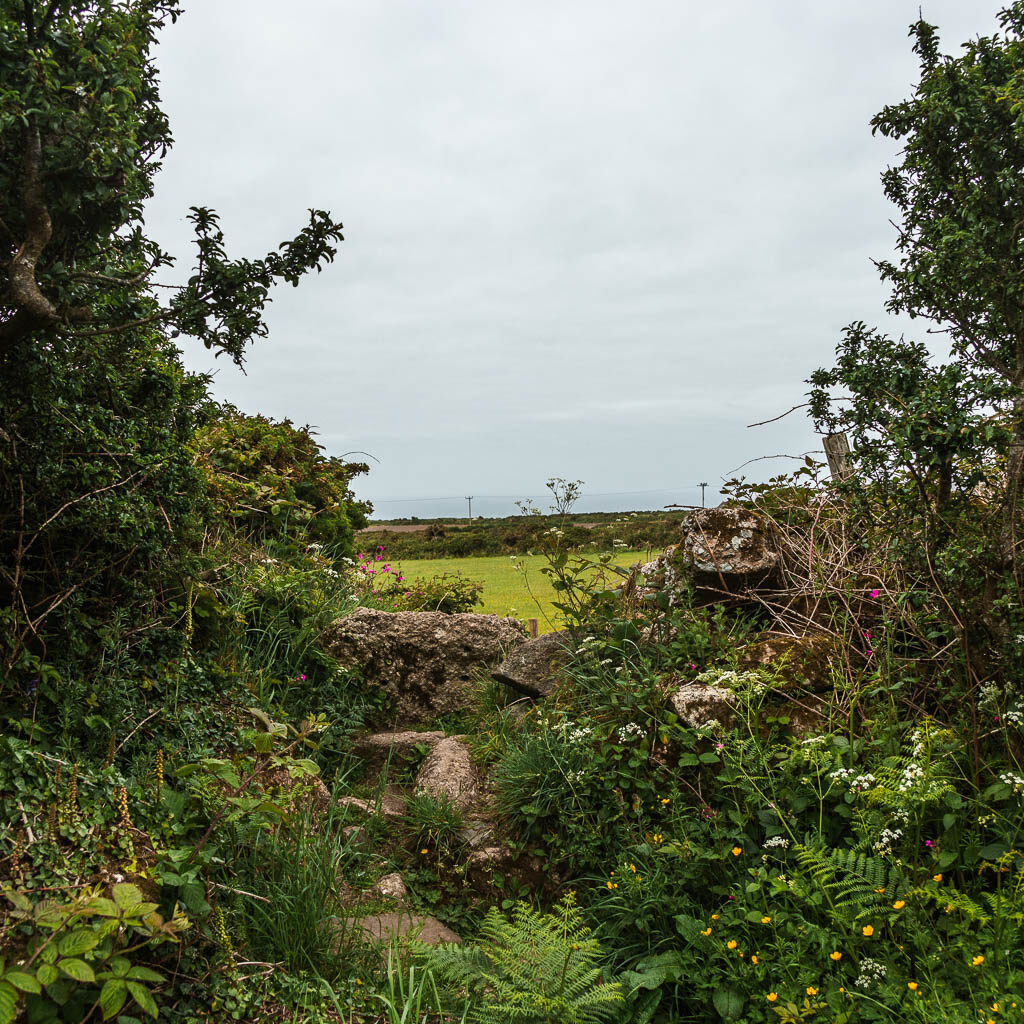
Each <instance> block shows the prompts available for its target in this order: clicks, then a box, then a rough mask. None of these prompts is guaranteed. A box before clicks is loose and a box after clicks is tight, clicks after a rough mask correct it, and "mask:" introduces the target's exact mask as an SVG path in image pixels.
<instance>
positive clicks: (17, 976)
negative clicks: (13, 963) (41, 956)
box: [4, 971, 43, 995]
mask: <svg viewBox="0 0 1024 1024" xmlns="http://www.w3.org/2000/svg"><path fill="white" fill-rule="evenodd" d="M4 981H6V982H7V983H8V984H11V985H13V986H14V987H15V988H20V989H21V991H22V992H32V993H34V994H36V995H38V994H39V993H40V992H42V990H43V987H42V985H40V984H39V980H38V978H36V976H35V975H34V974H26V973H25V972H24V971H8V972H7V973H6V974H5V975H4Z"/></svg>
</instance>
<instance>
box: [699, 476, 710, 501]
mask: <svg viewBox="0 0 1024 1024" xmlns="http://www.w3.org/2000/svg"><path fill="white" fill-rule="evenodd" d="M707 485H708V482H707V480H705V481H704V482H703V483H702V484H701V485H700V507H701V508H704V488H705V487H707Z"/></svg>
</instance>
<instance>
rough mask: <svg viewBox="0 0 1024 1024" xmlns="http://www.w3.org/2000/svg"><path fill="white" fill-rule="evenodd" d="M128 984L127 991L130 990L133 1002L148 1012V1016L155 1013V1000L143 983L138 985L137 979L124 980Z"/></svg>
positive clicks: (152, 1015) (153, 1015)
mask: <svg viewBox="0 0 1024 1024" xmlns="http://www.w3.org/2000/svg"><path fill="white" fill-rule="evenodd" d="M125 984H126V985H127V986H128V991H129V992H131V994H132V996H133V998H134V999H135V1002H137V1003H138V1004H139V1006H141V1007H142V1009H143V1012H145V1013H148V1014H149V1015H150V1017H155V1016H156V1015H157V1012H158V1011H157V1008H156V1000H155V999H154V998H153V996H152V995H151V994H150V991H149V989H148V988H146V986H145V985H140V984H139V983H138V982H137V981H128V982H125Z"/></svg>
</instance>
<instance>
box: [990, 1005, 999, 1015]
mask: <svg viewBox="0 0 1024 1024" xmlns="http://www.w3.org/2000/svg"><path fill="white" fill-rule="evenodd" d="M990 1009H991V1010H992V1012H993V1013H998V1012H999V1004H998V1003H993V1004H992V1006H991V1007H990Z"/></svg>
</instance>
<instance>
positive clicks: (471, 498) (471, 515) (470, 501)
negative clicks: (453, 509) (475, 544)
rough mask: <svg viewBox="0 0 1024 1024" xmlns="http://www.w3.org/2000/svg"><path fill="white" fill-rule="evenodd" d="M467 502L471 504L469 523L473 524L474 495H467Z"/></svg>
mask: <svg viewBox="0 0 1024 1024" xmlns="http://www.w3.org/2000/svg"><path fill="white" fill-rule="evenodd" d="M466 501H468V502H469V521H470V522H473V495H472V494H467V495H466Z"/></svg>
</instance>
